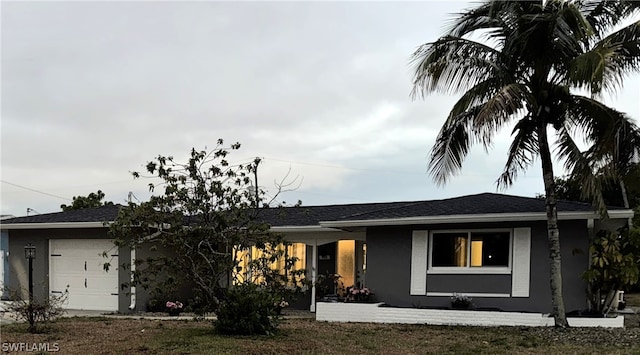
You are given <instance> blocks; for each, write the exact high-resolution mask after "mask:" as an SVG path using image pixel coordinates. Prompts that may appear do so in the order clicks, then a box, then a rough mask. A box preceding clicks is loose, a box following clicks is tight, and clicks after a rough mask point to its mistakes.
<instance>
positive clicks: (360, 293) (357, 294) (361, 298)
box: [345, 285, 372, 302]
mask: <svg viewBox="0 0 640 355" xmlns="http://www.w3.org/2000/svg"><path fill="white" fill-rule="evenodd" d="M371 295H372V293H371V290H369V288H367V287H362V288H360V287H358V286H355V285H354V286H350V287H347V298H346V299H345V302H369V301H370V299H371Z"/></svg>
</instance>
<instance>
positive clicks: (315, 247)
mask: <svg viewBox="0 0 640 355" xmlns="http://www.w3.org/2000/svg"><path fill="white" fill-rule="evenodd" d="M311 254H312V257H311V258H312V259H311V307H310V309H309V310H310V311H311V312H315V311H316V279H317V269H318V239H317V238H316V239H314V240H313V252H312V253H311Z"/></svg>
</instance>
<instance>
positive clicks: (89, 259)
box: [49, 239, 118, 311]
mask: <svg viewBox="0 0 640 355" xmlns="http://www.w3.org/2000/svg"><path fill="white" fill-rule="evenodd" d="M104 251H107V253H108V254H109V255H110V258H104V257H103V256H102V253H103V252H104ZM49 254H50V259H49V260H50V264H49V281H50V283H49V285H50V286H51V292H52V293H53V294H59V293H62V292H63V291H64V290H65V289H67V286H68V290H69V299H68V303H67V305H66V308H69V309H86V310H98V311H117V310H118V269H117V266H118V255H117V254H118V250H117V248H114V245H113V243H112V242H111V240H109V239H51V240H50V241H49ZM109 260H110V261H111V268H110V269H109V272H106V271H104V268H103V265H104V263H105V262H107V261H109Z"/></svg>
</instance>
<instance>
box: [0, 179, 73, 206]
mask: <svg viewBox="0 0 640 355" xmlns="http://www.w3.org/2000/svg"><path fill="white" fill-rule="evenodd" d="M0 181H1V182H3V183H5V184H7V185H11V186H15V187H19V188H21V189H25V190H29V191H33V192H37V193H39V194H43V195H47V196H51V197H55V198H59V199H62V200H65V201H71V199H70V198H67V197H62V196H58V195H54V194H50V193H48V192H43V191H40V190H36V189H32V188H29V187H26V186H22V185H18V184H14V183H12V182H9V181H5V180H0Z"/></svg>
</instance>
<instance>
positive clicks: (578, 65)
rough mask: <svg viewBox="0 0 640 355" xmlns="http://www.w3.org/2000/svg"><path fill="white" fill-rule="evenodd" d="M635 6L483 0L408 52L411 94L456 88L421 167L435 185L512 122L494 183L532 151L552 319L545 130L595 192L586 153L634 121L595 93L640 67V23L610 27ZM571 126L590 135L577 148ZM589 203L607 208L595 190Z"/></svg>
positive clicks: (554, 245)
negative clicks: (538, 174)
mask: <svg viewBox="0 0 640 355" xmlns="http://www.w3.org/2000/svg"><path fill="white" fill-rule="evenodd" d="M639 8H640V3H636V2H632V1H588V0H584V1H562V0H547V1H546V2H544V3H543V1H488V2H485V3H484V4H481V5H479V6H478V7H476V8H474V9H470V10H465V11H464V12H463V13H461V14H459V17H458V18H457V19H455V20H454V21H453V22H452V24H451V27H450V29H449V30H448V31H447V33H446V34H445V35H443V36H442V37H440V38H439V39H437V40H436V41H435V42H431V43H427V44H424V45H422V46H420V47H418V49H417V50H416V51H415V52H414V53H413V56H412V64H413V65H414V66H415V67H414V68H415V75H414V81H413V91H412V95H413V97H414V98H415V97H416V96H421V97H425V96H426V95H428V94H430V93H432V92H445V93H462V96H461V97H460V99H459V100H458V101H457V102H456V103H455V105H454V106H453V108H452V110H451V112H450V113H449V116H448V117H447V119H446V121H445V123H444V125H443V127H442V128H441V130H440V132H439V134H438V136H437V138H436V141H435V144H434V146H433V148H432V150H431V153H430V158H429V171H430V173H431V175H432V177H433V178H434V180H435V181H436V182H437V183H438V184H440V185H442V184H444V183H446V182H447V180H448V179H449V178H451V177H452V176H453V175H456V174H457V173H458V172H459V171H460V169H461V167H462V162H463V160H464V158H465V156H466V155H467V153H468V152H469V149H470V147H471V145H473V144H476V143H480V144H482V145H483V146H484V148H485V149H488V148H489V147H491V145H492V139H493V137H494V136H495V134H496V133H497V132H498V131H500V129H501V128H503V127H504V126H506V125H508V124H514V128H513V133H512V135H513V141H512V143H511V146H510V148H509V153H508V157H507V162H506V165H505V167H504V170H503V172H502V174H501V175H500V177H499V178H498V180H497V181H496V183H497V185H498V187H499V188H506V187H508V186H510V185H511V184H512V183H513V181H514V179H515V178H516V177H517V175H518V173H520V172H522V171H524V170H526V169H527V168H528V167H530V166H531V165H532V164H533V163H534V161H535V159H536V158H538V157H539V158H540V161H541V165H542V175H543V179H544V187H545V202H546V215H547V229H548V240H549V261H550V266H551V267H550V270H551V271H550V283H551V301H552V305H553V310H552V313H553V315H554V318H555V321H556V326H559V327H566V326H567V320H566V316H565V309H564V302H563V298H562V278H561V259H560V236H559V230H558V214H557V209H556V195H555V188H554V174H553V164H552V154H551V144H550V137H549V133H550V132H551V133H553V132H555V135H556V145H557V148H556V149H557V150H556V151H557V154H558V157H559V158H560V159H563V160H564V162H565V167H566V168H568V169H569V170H570V171H572V172H575V173H578V172H579V173H580V176H582V177H583V179H584V186H585V187H586V188H587V189H588V190H589V191H592V192H594V193H595V192H597V191H598V190H599V186H598V183H597V179H595V178H594V173H593V168H594V163H593V162H592V161H590V156H592V157H598V158H602V157H604V156H606V155H607V154H609V153H610V151H609V150H608V149H609V147H612V146H614V145H613V143H612V141H613V140H615V132H616V131H618V128H619V127H622V126H625V125H629V127H635V126H634V125H633V123H632V122H631V120H630V119H629V118H628V117H626V116H625V115H624V114H622V113H621V112H618V111H616V110H614V109H612V108H610V107H608V106H606V105H604V104H603V103H601V102H600V101H599V100H598V99H599V98H600V95H601V94H602V93H603V92H610V91H614V90H616V89H617V88H619V87H621V86H622V81H623V79H624V78H625V77H626V76H627V75H629V74H632V73H634V72H636V71H638V70H639V69H640V22H635V23H632V24H630V25H627V26H625V27H623V28H621V29H617V30H616V31H613V30H614V29H615V28H617V27H616V26H619V24H620V23H621V22H622V21H624V19H626V18H629V16H631V15H633V14H635V13H636V11H638V9H639ZM581 91H582V92H584V91H588V92H590V94H591V95H590V96H585V95H581V94H580V93H579V92H581ZM576 133H579V134H582V135H583V136H584V138H585V139H586V141H588V142H590V143H595V142H598V144H597V145H591V148H590V151H589V152H588V154H587V153H585V152H582V151H580V149H578V145H577V144H576V142H575V140H574V139H575V138H574V137H575V134H576ZM636 133H637V132H636ZM596 203H597V205H598V207H599V208H600V209H601V210H602V209H606V207H604V202H603V200H602V199H600V200H598V201H596Z"/></svg>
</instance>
